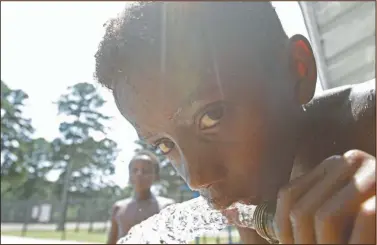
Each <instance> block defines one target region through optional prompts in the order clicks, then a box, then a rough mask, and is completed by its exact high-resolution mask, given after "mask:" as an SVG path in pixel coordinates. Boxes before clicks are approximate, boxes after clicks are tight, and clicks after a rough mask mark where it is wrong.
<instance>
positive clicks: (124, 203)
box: [114, 197, 133, 208]
mask: <svg viewBox="0 0 377 245" xmlns="http://www.w3.org/2000/svg"><path fill="white" fill-rule="evenodd" d="M132 200H133V199H132V198H131V197H128V198H125V199H121V200H118V201H116V202H115V203H114V207H115V208H121V207H126V206H128V204H130V203H131V201H132Z"/></svg>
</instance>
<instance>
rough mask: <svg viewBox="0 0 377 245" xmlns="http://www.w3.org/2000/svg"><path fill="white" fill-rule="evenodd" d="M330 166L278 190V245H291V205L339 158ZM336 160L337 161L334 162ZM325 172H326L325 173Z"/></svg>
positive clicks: (323, 167) (276, 217) (276, 220)
mask: <svg viewBox="0 0 377 245" xmlns="http://www.w3.org/2000/svg"><path fill="white" fill-rule="evenodd" d="M332 159H334V161H333V162H331V163H332V164H328V165H320V166H319V167H318V168H316V169H315V170H314V171H312V172H310V173H309V174H307V175H304V176H301V177H299V178H297V179H295V180H293V181H292V182H291V183H290V184H289V185H288V186H286V187H284V188H283V189H281V190H280V192H279V194H278V199H277V205H276V214H275V222H276V225H277V227H278V228H279V229H278V231H277V234H276V235H277V237H278V239H279V241H280V243H284V244H287V243H291V244H292V243H293V242H294V240H293V233H292V226H291V222H290V218H289V217H290V214H291V210H292V207H293V205H294V204H295V202H296V200H298V199H299V198H300V197H301V196H302V195H303V194H304V193H305V192H306V191H307V190H308V189H309V188H311V186H313V185H314V184H315V183H317V182H318V181H319V180H321V179H323V177H324V176H325V174H326V172H327V171H329V169H330V168H334V165H339V164H340V163H338V161H339V159H340V157H335V158H334V157H333V158H332ZM336 159H337V160H336ZM326 170H327V171H326Z"/></svg>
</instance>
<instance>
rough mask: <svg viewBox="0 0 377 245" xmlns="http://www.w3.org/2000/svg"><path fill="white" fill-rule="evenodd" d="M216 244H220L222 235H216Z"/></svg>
mask: <svg viewBox="0 0 377 245" xmlns="http://www.w3.org/2000/svg"><path fill="white" fill-rule="evenodd" d="M216 244H220V236H219V235H218V236H217V237H216Z"/></svg>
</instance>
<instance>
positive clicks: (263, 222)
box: [253, 203, 279, 244]
mask: <svg viewBox="0 0 377 245" xmlns="http://www.w3.org/2000/svg"><path fill="white" fill-rule="evenodd" d="M275 211H276V204H274V203H262V204H260V205H258V206H257V207H256V208H255V211H254V214H253V220H254V229H255V231H256V232H257V233H258V234H259V235H260V236H261V237H263V238H264V239H266V240H267V241H268V242H269V243H273V244H278V243H279V240H278V239H277V236H276V232H275V231H276V228H275V219H274V216H275Z"/></svg>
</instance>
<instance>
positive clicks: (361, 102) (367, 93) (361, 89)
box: [307, 79, 376, 121]
mask: <svg viewBox="0 0 377 245" xmlns="http://www.w3.org/2000/svg"><path fill="white" fill-rule="evenodd" d="M321 102H325V104H326V105H327V106H328V107H327V108H328V109H329V110H332V109H336V110H337V112H338V113H342V114H344V113H346V112H348V113H347V114H349V115H350V116H352V118H353V119H354V120H356V121H357V120H358V118H359V117H360V116H363V115H365V113H366V114H369V113H368V112H370V111H373V113H374V111H375V107H376V84H375V79H372V80H370V81H367V82H363V83H359V84H354V85H346V86H340V87H337V88H333V89H329V90H326V91H324V92H323V93H321V94H319V95H317V96H315V97H314V98H313V100H312V101H310V102H309V103H308V104H307V107H308V108H312V109H316V107H317V106H319V105H320V104H322V103H321ZM331 107H335V108H331ZM341 108H344V109H346V111H342V110H339V109H341ZM318 109H321V111H323V107H320V108H318Z"/></svg>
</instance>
